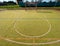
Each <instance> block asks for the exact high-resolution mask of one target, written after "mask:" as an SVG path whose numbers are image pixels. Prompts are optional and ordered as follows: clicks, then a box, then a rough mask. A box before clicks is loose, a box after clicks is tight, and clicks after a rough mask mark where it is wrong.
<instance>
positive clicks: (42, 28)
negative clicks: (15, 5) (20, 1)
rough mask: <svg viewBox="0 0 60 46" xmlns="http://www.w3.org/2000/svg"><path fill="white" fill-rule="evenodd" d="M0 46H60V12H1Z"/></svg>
mask: <svg viewBox="0 0 60 46" xmlns="http://www.w3.org/2000/svg"><path fill="white" fill-rule="evenodd" d="M0 46H60V11H57V10H4V11H0Z"/></svg>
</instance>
